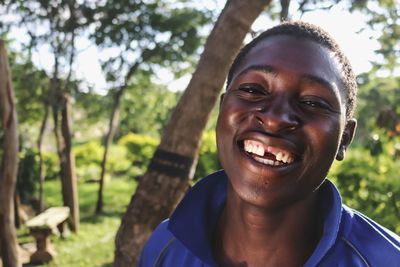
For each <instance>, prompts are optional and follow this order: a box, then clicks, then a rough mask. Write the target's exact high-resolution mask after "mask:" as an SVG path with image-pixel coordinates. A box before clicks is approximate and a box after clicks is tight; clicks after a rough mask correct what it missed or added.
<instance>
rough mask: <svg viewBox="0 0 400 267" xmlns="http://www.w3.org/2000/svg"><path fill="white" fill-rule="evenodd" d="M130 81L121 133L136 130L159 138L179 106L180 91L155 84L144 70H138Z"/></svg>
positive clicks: (124, 104) (122, 116)
mask: <svg viewBox="0 0 400 267" xmlns="http://www.w3.org/2000/svg"><path fill="white" fill-rule="evenodd" d="M131 82H132V85H131V86H130V87H129V88H127V91H125V94H124V98H123V100H122V107H121V122H120V127H119V132H120V136H121V135H125V134H128V133H130V132H134V133H137V134H141V135H147V136H153V137H159V136H160V135H161V131H162V129H163V128H164V125H165V124H166V123H167V121H168V119H169V116H170V114H171V111H172V110H173V108H174V107H175V106H176V103H177V101H178V97H179V93H174V92H171V91H169V90H168V89H167V88H166V87H165V86H162V85H157V84H154V82H152V81H151V79H150V76H149V75H148V74H147V73H144V72H138V73H137V74H136V75H135V76H134V77H133V79H132V81H131Z"/></svg>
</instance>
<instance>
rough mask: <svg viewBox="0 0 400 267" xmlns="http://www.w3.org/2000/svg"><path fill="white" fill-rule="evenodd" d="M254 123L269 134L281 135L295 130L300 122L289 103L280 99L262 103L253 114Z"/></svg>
mask: <svg viewBox="0 0 400 267" xmlns="http://www.w3.org/2000/svg"><path fill="white" fill-rule="evenodd" d="M255 119H256V123H257V124H259V125H261V126H262V127H263V129H264V130H265V131H267V132H270V133H283V132H290V131H294V130H296V129H297V128H298V127H299V126H300V120H299V118H298V116H297V115H296V113H295V112H294V110H293V107H291V105H290V103H289V101H288V100H287V99H285V98H283V97H282V98H280V99H279V100H278V99H275V100H272V101H268V103H264V104H263V106H262V107H261V108H259V110H258V111H257V113H256V114H255Z"/></svg>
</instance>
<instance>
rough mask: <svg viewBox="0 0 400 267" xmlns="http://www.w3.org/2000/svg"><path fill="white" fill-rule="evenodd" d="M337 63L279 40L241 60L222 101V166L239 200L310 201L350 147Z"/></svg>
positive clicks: (298, 42) (308, 47)
mask: <svg viewBox="0 0 400 267" xmlns="http://www.w3.org/2000/svg"><path fill="white" fill-rule="evenodd" d="M342 90H343V89H342V83H341V80H340V65H339V64H338V63H337V61H336V60H335V58H334V57H333V56H332V53H331V52H330V51H329V50H328V49H326V48H325V47H323V46H321V45H319V44H317V43H315V42H313V41H309V40H306V39H296V38H295V37H291V36H286V35H279V36H273V37H268V38H267V39H265V40H262V41H261V42H260V43H258V44H257V45H256V46H255V47H254V48H252V50H251V51H250V52H249V53H248V54H247V55H246V56H245V58H244V60H243V62H242V63H241V64H240V66H239V67H238V68H237V70H236V71H235V73H234V75H233V79H232V82H231V83H230V85H229V87H228V90H227V92H226V94H225V95H224V96H223V99H222V101H221V107H220V114H219V117H218V123H217V146H218V155H219V159H220V162H221V164H222V166H223V168H224V169H225V172H226V173H227V175H228V177H229V182H230V188H231V189H232V192H233V193H234V194H236V195H237V196H238V197H239V198H240V199H242V200H244V201H246V202H248V203H251V204H254V205H257V206H260V207H265V208H276V207H280V206H282V205H287V204H290V203H293V202H295V201H299V200H301V199H304V198H306V197H307V196H310V195H311V194H312V192H314V191H315V190H316V189H317V188H318V187H319V185H320V184H321V183H322V182H323V181H324V179H325V176H326V174H327V172H328V170H329V168H330V166H331V164H332V162H333V160H334V159H335V157H337V158H338V159H341V158H342V154H343V153H344V150H345V149H346V148H347V146H348V145H349V144H350V142H351V139H352V136H353V133H354V128H355V122H353V121H350V122H349V123H346V116H345V115H346V106H345V97H344V93H343V92H342Z"/></svg>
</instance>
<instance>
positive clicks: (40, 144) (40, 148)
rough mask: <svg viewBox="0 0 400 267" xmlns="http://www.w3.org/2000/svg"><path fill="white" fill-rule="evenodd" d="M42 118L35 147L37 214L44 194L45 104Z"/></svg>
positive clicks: (42, 208)
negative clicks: (37, 176)
mask: <svg viewBox="0 0 400 267" xmlns="http://www.w3.org/2000/svg"><path fill="white" fill-rule="evenodd" d="M44 109H45V111H44V116H43V120H42V124H41V125H40V132H39V138H38V142H37V147H38V155H39V212H42V211H44V194H43V188H44V178H45V175H44V160H43V137H44V132H45V130H46V125H47V118H48V117H49V107H48V105H47V104H45V105H44Z"/></svg>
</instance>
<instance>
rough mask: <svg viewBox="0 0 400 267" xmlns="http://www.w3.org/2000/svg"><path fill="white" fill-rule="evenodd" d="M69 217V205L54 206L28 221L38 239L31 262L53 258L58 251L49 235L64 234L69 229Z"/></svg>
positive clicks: (46, 260) (35, 262) (45, 261)
mask: <svg viewBox="0 0 400 267" xmlns="http://www.w3.org/2000/svg"><path fill="white" fill-rule="evenodd" d="M68 217H69V208H68V207H53V208H49V209H47V210H45V211H44V212H42V213H40V214H39V215H37V216H36V217H34V218H32V219H30V220H29V221H27V223H26V225H27V227H28V228H29V230H30V233H31V235H33V237H34V238H35V240H36V251H35V252H34V253H33V254H32V255H31V257H30V263H31V264H44V263H47V262H49V261H51V260H52V259H53V257H54V256H55V254H56V253H55V250H54V248H53V246H52V245H51V243H50V239H49V236H50V235H51V234H56V235H60V234H61V235H62V236H64V235H65V234H66V232H67V230H68V228H67V219H68Z"/></svg>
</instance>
